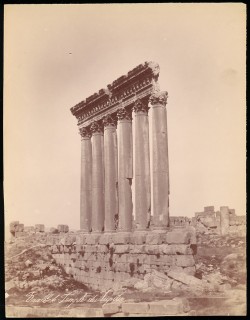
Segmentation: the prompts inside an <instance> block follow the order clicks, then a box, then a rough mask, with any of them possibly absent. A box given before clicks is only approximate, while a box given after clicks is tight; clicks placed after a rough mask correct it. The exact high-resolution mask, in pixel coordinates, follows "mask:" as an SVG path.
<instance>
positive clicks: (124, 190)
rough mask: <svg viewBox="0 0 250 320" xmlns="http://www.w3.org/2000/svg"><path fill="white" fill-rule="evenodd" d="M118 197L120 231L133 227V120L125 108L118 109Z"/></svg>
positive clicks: (129, 229)
mask: <svg viewBox="0 0 250 320" xmlns="http://www.w3.org/2000/svg"><path fill="white" fill-rule="evenodd" d="M117 115H118V119H119V120H118V135H119V136H118V198H119V200H118V201H119V222H118V230H119V231H131V229H132V210H133V207H132V190H131V185H132V178H133V159H132V153H133V149H132V148H133V143H132V121H131V118H130V117H129V116H128V115H127V113H126V111H124V108H122V109H120V110H119V111H118V114H117Z"/></svg>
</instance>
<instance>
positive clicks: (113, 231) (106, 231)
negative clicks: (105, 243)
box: [103, 230, 116, 234]
mask: <svg viewBox="0 0 250 320" xmlns="http://www.w3.org/2000/svg"><path fill="white" fill-rule="evenodd" d="M103 233H105V234H106V233H116V230H104V231H103Z"/></svg>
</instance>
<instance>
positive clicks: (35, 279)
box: [5, 234, 87, 295]
mask: <svg viewBox="0 0 250 320" xmlns="http://www.w3.org/2000/svg"><path fill="white" fill-rule="evenodd" d="M45 242H46V235H45V234H35V235H33V236H29V237H25V238H18V239H16V241H14V242H13V241H12V242H11V243H9V244H8V245H7V247H6V260H5V281H6V283H5V291H6V292H7V293H8V294H10V293H11V294H12V295H13V294H14V293H16V294H18V293H21V292H25V291H30V290H31V289H32V292H43V293H45V292H46V290H47V291H48V290H61V291H64V290H66V289H67V290H74V289H77V288H82V289H86V288H87V287H86V286H85V285H84V284H81V283H78V282H76V281H75V280H73V279H72V277H71V276H70V275H67V274H66V273H65V271H64V270H63V268H62V267H60V266H58V265H56V262H55V260H54V259H53V257H52V255H51V253H50V252H49V250H48V247H47V246H46V245H45Z"/></svg>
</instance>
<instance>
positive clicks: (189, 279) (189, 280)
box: [168, 271, 202, 287]
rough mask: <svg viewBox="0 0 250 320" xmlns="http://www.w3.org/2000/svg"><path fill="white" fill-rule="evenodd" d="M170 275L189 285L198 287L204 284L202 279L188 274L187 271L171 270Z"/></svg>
mask: <svg viewBox="0 0 250 320" xmlns="http://www.w3.org/2000/svg"><path fill="white" fill-rule="evenodd" d="M168 277H170V278H172V279H174V280H177V281H179V282H182V283H184V284H186V285H189V286H197V287H201V286H202V281H201V280H200V279H197V278H195V277H193V276H190V275H188V274H185V273H181V272H176V271H169V272H168Z"/></svg>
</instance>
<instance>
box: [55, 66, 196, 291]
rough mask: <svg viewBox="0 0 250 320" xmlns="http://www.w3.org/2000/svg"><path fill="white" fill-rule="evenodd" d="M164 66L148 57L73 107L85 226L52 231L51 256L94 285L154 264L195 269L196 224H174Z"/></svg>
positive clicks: (100, 285) (142, 271) (110, 282)
mask: <svg viewBox="0 0 250 320" xmlns="http://www.w3.org/2000/svg"><path fill="white" fill-rule="evenodd" d="M159 71H160V68H159V65H158V64H157V63H153V62H145V63H144V64H141V65H139V66H137V67H136V68H134V69H133V70H131V71H130V72H128V74H127V75H124V76H122V77H120V78H118V79H117V80H115V81H114V82H113V83H112V84H109V85H108V86H107V88H105V89H101V90H99V92H98V93H95V94H93V95H92V96H90V97H88V98H87V99H86V100H84V101H82V102H80V103H79V104H77V105H76V106H74V107H72V108H71V112H72V114H73V115H74V116H75V117H76V118H77V121H78V127H79V132H80V135H81V191H80V192H81V193H80V199H81V203H80V229H81V230H80V231H79V232H78V233H77V234H74V235H70V234H69V235H68V237H67V238H66V239H63V241H61V240H60V239H59V237H58V236H54V238H53V236H52V237H51V244H52V245H53V247H52V253H53V256H54V257H55V259H56V260H57V262H58V263H60V264H62V265H63V266H64V268H65V270H66V272H68V273H70V274H72V276H74V278H75V279H76V280H78V281H81V282H84V283H86V284H87V285H89V286H90V287H92V288H108V287H112V286H113V285H114V283H116V284H121V283H122V282H123V281H126V280H128V279H130V278H131V277H132V278H133V277H137V278H143V277H144V275H145V274H146V273H147V272H148V271H150V270H153V269H154V270H158V271H161V272H170V271H171V270H175V271H181V272H186V273H189V274H194V273H195V266H194V265H195V263H194V258H193V254H194V253H195V250H196V248H195V243H196V237H195V235H194V233H193V232H192V231H190V230H191V229H192V227H190V228H185V227H184V228H183V229H178V230H173V229H172V228H171V226H170V224H169V223H170V219H169V163H168V136H167V110H166V104H167V98H168V93H167V92H166V91H160V87H159V83H158V77H159Z"/></svg>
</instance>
